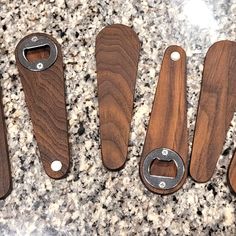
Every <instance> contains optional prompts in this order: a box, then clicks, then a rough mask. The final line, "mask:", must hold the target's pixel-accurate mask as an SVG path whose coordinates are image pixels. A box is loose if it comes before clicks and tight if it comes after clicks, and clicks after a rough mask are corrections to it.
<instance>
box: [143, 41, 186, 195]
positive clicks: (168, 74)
mask: <svg viewBox="0 0 236 236" xmlns="http://www.w3.org/2000/svg"><path fill="white" fill-rule="evenodd" d="M172 52H178V53H179V54H180V59H179V60H177V61H174V60H172V59H171V54H172ZM185 70H186V55H185V51H184V50H183V49H182V48H181V47H178V46H170V47H168V48H167V49H166V51H165V54H164V58H163V62H162V66H161V72H160V77H159V81H158V85H157V90H156V94H155V98H154V103H153V107H152V112H151V117H150V120H149V125H148V130H147V134H146V139H145V144H144V147H143V153H142V157H141V161H140V176H141V179H142V181H143V183H144V185H145V186H146V187H147V188H148V189H149V190H150V191H152V192H154V193H158V194H170V193H173V192H176V191H177V190H178V189H179V188H180V187H181V186H182V185H183V184H184V182H185V180H186V177H187V171H185V174H184V177H183V178H182V180H181V181H180V183H179V184H178V185H177V186H176V187H174V188H172V189H168V190H163V189H158V188H154V187H153V186H151V185H150V184H149V183H147V182H146V180H145V179H144V176H143V171H142V170H143V163H144V160H145V157H146V156H147V155H148V154H149V153H150V152H151V151H153V150H154V149H156V148H169V149H172V150H174V151H175V152H177V153H178V154H179V155H180V156H181V158H182V159H183V162H184V165H185V170H187V163H188V133H187V108H186V71H185ZM150 173H151V174H152V175H157V176H168V177H175V176H176V167H175V164H174V163H171V162H163V161H158V160H155V161H154V162H153V164H152V166H151V169H150Z"/></svg>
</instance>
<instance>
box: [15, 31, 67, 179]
mask: <svg viewBox="0 0 236 236" xmlns="http://www.w3.org/2000/svg"><path fill="white" fill-rule="evenodd" d="M30 41H32V42H30ZM37 42H38V44H39V45H41V46H38V45H37ZM40 42H41V44H40ZM31 43H32V44H33V45H34V49H33V50H31V49H32V46H31ZM42 45H44V46H42ZM24 47H25V49H24ZM48 47H49V48H48ZM15 54H16V65H17V67H18V70H19V73H20V76H21V81H22V85H23V89H24V92H25V98H26V103H27V105H28V108H29V113H30V116H31V120H32V123H33V128H34V133H35V137H36V140H37V143H38V147H39V152H40V157H41V160H42V163H43V166H44V169H45V171H46V173H47V175H48V176H50V177H51V178H54V179H59V178H62V177H64V176H65V175H66V173H67V171H68V169H69V164H70V154H69V143H68V129H67V114H66V103H65V84H64V76H63V61H62V53H61V48H60V45H59V44H58V43H57V41H56V40H55V39H54V38H52V37H50V36H49V35H47V34H42V33H36V34H31V35H28V36H26V37H25V38H23V39H22V40H21V41H20V42H19V44H18V45H17V47H16V51H15ZM22 54H25V55H23V56H24V57H27V60H24V57H22ZM53 57H54V58H53ZM22 58H23V59H22ZM53 59H55V61H54V62H53ZM23 63H24V64H23ZM40 63H41V64H40ZM44 66H45V67H48V68H46V69H43V70H42V67H44ZM37 69H38V70H39V71H32V70H37Z"/></svg>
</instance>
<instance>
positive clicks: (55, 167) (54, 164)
mask: <svg viewBox="0 0 236 236" xmlns="http://www.w3.org/2000/svg"><path fill="white" fill-rule="evenodd" d="M61 168H62V163H61V162H60V161H57V160H56V161H53V162H52V163H51V169H52V170H53V171H59V170H61Z"/></svg>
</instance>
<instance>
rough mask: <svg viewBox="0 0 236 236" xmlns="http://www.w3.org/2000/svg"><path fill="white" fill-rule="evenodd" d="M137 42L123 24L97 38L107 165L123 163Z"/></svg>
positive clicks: (132, 95)
mask: <svg viewBox="0 0 236 236" xmlns="http://www.w3.org/2000/svg"><path fill="white" fill-rule="evenodd" d="M139 51H140V43H139V39H138V37H137V35H136V33H135V32H134V31H133V30H132V29H131V28H129V27H127V26H124V25H118V24H117V25H111V26H107V27H105V28H104V29H103V30H102V31H101V32H100V33H99V34H98V36H97V39H96V63H97V82H98V102H99V118H100V136H101V149H102V160H103V164H104V166H105V167H106V168H108V169H110V170H117V169H120V168H122V167H123V166H124V164H125V161H126V158H127V151H128V141H129V132H130V125H131V117H132V110H133V97H134V90H135V81H136V74H137V68H138V58H139Z"/></svg>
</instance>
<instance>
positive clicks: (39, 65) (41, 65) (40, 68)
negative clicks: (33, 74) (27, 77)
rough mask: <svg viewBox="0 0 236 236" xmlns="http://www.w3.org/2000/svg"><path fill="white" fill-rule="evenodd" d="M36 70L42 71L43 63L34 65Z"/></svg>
mask: <svg viewBox="0 0 236 236" xmlns="http://www.w3.org/2000/svg"><path fill="white" fill-rule="evenodd" d="M36 67H37V69H38V70H42V69H43V63H41V62H39V63H38V64H37V65H36Z"/></svg>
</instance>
